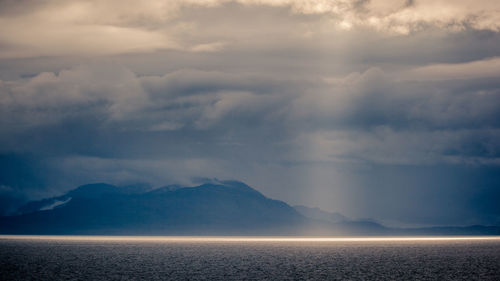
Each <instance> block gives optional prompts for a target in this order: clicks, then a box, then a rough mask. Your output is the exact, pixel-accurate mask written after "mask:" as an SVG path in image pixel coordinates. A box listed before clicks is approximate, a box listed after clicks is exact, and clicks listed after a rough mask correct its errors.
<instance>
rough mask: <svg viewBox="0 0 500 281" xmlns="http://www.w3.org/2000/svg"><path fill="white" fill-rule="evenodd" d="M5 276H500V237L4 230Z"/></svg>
mask: <svg viewBox="0 0 500 281" xmlns="http://www.w3.org/2000/svg"><path fill="white" fill-rule="evenodd" d="M0 280H500V239H498V238H496V239H495V238H494V239H492V238H490V239H451V240H450V239H440V240H437V239H412V238H404V239H394V238H387V239H380V238H379V239H371V238H365V239H337V238H335V239H301V238H297V239H290V238H287V239H282V238H269V239H266V238H227V237H220V238H214V237H211V238H202V237H198V238H179V237H177V238H168V237H167V238H165V237H156V238H143V237H128V238H127V237H125V238H124V237H122V238H118V237H0Z"/></svg>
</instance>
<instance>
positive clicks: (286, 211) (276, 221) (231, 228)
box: [0, 181, 307, 234]
mask: <svg viewBox="0 0 500 281" xmlns="http://www.w3.org/2000/svg"><path fill="white" fill-rule="evenodd" d="M18 213H19V215H16V216H10V217H3V218H2V219H1V224H0V232H1V233H19V234H258V233H263V232H267V231H269V232H270V233H277V234H278V233H279V234H284V233H288V232H290V231H296V230H297V229H298V228H299V227H300V226H302V225H303V224H304V223H306V222H307V219H306V218H304V217H303V216H301V215H300V214H298V213H297V212H296V211H295V210H294V209H293V208H292V207H290V206H289V205H287V204H286V203H284V202H281V201H277V200H272V199H269V198H266V197H265V196H264V195H262V194H261V193H259V192H258V191H256V190H255V189H252V188H251V187H249V186H247V185H245V184H244V183H241V182H236V181H225V182H219V183H216V184H214V183H207V184H203V185H200V186H196V187H178V186H167V187H163V188H159V189H155V190H133V191H131V190H129V189H122V188H119V187H116V186H113V185H109V184H90V185H84V186H80V187H78V188H77V189H75V190H72V191H70V192H68V193H67V194H64V195H62V196H59V197H55V198H50V199H45V200H41V201H36V202H30V203H28V204H27V205H25V206H23V207H22V208H21V209H20V210H19V212H18Z"/></svg>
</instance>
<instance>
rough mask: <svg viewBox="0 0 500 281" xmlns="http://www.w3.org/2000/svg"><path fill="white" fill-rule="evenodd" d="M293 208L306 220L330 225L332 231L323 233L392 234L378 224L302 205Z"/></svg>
mask: <svg viewBox="0 0 500 281" xmlns="http://www.w3.org/2000/svg"><path fill="white" fill-rule="evenodd" d="M293 208H294V209H295V210H296V211H297V212H298V213H300V214H301V215H303V216H304V217H306V218H309V219H311V220H314V221H317V222H323V223H325V224H327V225H329V226H330V228H331V230H330V231H328V230H326V229H324V230H322V233H334V234H346V235H350V234H355V235H384V234H388V233H390V232H391V229H389V228H387V227H385V226H383V225H380V224H378V223H376V222H373V221H366V220H351V219H349V218H347V217H345V216H344V215H342V214H340V213H331V212H327V211H324V210H322V209H320V208H311V207H307V206H302V205H297V206H293Z"/></svg>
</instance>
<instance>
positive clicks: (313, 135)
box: [0, 0, 500, 226]
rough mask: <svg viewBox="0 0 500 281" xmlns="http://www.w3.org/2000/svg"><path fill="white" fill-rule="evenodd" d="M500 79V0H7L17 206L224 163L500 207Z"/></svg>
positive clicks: (274, 175)
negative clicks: (78, 190)
mask: <svg viewBox="0 0 500 281" xmlns="http://www.w3.org/2000/svg"><path fill="white" fill-rule="evenodd" d="M499 78H500V2H499V1H490V0H474V1H472V0H435V1H431V0H384V1H382V0H371V1H370V0H296V1H292V0H234V1H232V0H184V1H179V0H170V1H161V0H144V1H131V0H120V1H118V0H104V1H93V0H86V1H83V0H81V1H80V0H73V1H67V0H65V1H62V0H61V1H60V0H43V1H31V0H0V206H1V207H0V211H1V212H2V213H6V212H9V211H11V210H12V209H14V208H15V207H16V206H17V205H19V204H21V203H22V202H24V201H26V200H35V199H39V198H44V197H49V196H55V195H60V194H62V193H64V192H66V191H68V190H70V189H73V188H75V187H76V186H78V185H81V184H86V183H92V182H107V183H111V184H117V185H127V184H134V183H138V182H146V183H149V184H151V185H152V186H153V187H159V186H162V185H166V184H171V183H180V184H186V185H193V184H196V183H198V182H200V181H203V180H202V179H204V178H218V179H236V180H241V181H244V182H246V183H247V184H249V185H251V186H252V187H254V188H256V189H257V190H259V191H261V192H262V193H263V194H264V195H266V196H269V197H271V198H274V199H279V200H283V201H286V202H288V203H289V204H292V205H295V204H301V205H308V206H311V207H320V208H322V209H324V210H328V211H335V212H340V213H342V214H344V215H345V216H348V217H351V218H355V219H366V218H367V219H373V220H376V221H378V222H381V223H384V224H387V225H391V226H430V225H471V224H489V225H492V224H497V225H499V224H500V204H498V201H499V200H500V79H499Z"/></svg>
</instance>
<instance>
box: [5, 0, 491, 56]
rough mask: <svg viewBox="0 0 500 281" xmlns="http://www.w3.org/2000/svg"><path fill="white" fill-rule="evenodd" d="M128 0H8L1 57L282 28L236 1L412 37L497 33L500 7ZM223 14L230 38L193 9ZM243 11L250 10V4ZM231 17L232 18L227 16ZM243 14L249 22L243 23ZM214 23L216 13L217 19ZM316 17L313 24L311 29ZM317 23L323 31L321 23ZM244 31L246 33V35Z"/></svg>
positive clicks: (300, 20)
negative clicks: (239, 14) (211, 29)
mask: <svg viewBox="0 0 500 281" xmlns="http://www.w3.org/2000/svg"><path fill="white" fill-rule="evenodd" d="M132 2H133V3H129V2H128V1H127V2H124V1H114V0H108V1H59V0H52V1H44V2H43V3H33V2H29V1H18V2H12V1H3V2H2V3H1V4H0V5H1V6H2V7H4V8H5V9H4V11H3V13H0V38H1V40H0V58H16V57H18V58H21V57H37V56H72V55H87V56H88V55H109V54H123V53H141V52H154V51H158V50H165V49H171V50H181V51H187V52H207V51H208V52H215V51H220V50H221V48H222V47H223V46H227V45H231V44H234V43H235V42H234V40H231V39H230V38H231V37H233V38H237V37H238V36H240V35H241V34H246V33H248V32H252V33H254V34H256V35H257V37H266V38H268V37H267V36H269V35H268V33H269V32H268V31H266V29H269V28H271V29H270V30H276V32H278V31H279V30H280V29H283V27H280V26H279V25H278V26H269V25H267V27H266V28H254V27H255V26H256V25H259V22H258V21H254V20H252V19H251V18H248V19H247V17H243V18H240V19H238V18H236V17H233V16H231V13H227V12H231V11H232V10H233V9H234V5H240V6H243V7H248V10H249V11H251V10H252V9H255V8H256V7H258V8H259V9H261V10H264V9H267V10H276V11H281V10H283V9H286V10H288V11H289V12H288V13H279V17H280V18H281V19H280V20H279V21H276V22H280V21H281V22H282V23H283V24H286V25H288V29H290V28H292V27H293V28H298V29H297V31H298V32H297V34H298V35H300V36H305V37H307V36H311V35H312V34H324V33H325V32H331V30H351V29H358V28H361V29H364V28H368V29H374V30H376V31H379V32H382V33H385V34H388V35H391V34H393V35H397V34H409V33H411V32H417V31H421V30H425V29H428V28H433V27H435V28H439V29H443V30H447V31H451V32H456V31H460V30H466V29H476V30H490V31H494V32H498V31H499V30H500V25H499V22H500V20H499V19H500V6H499V4H497V3H496V2H495V1H480V3H477V2H476V1H459V2H456V1H449V0H448V1H445V0H441V1H427V0H420V1H411V2H408V1H406V0H394V1H390V2H388V1H354V0H352V1H351V0H336V1H329V0H328V1H327V0H302V1H292V0H280V1H274V0H273V1H271V0H235V1H230V0H209V1H203V0H183V1H160V0H148V1H141V3H137V2H136V1H132ZM200 9H202V10H204V11H206V13H208V14H211V13H212V12H213V11H214V10H226V11H227V12H226V13H222V19H224V22H225V24H224V26H219V28H218V29H219V30H224V32H225V33H226V34H227V35H229V36H227V37H229V39H230V40H228V41H221V40H220V39H221V38H215V40H213V38H210V39H208V40H207V35H206V34H205V33H204V32H202V30H204V29H206V28H207V26H204V25H203V23H202V21H203V18H206V17H204V16H201V17H200V19H197V18H192V17H190V16H189V15H190V13H192V11H196V10H200ZM245 11H246V9H245ZM228 15H229V16H228ZM242 19H247V20H245V21H242ZM212 21H214V22H217V18H213V17H212ZM311 22H315V24H314V25H313V26H314V27H313V26H311ZM318 27H319V28H318ZM242 31H243V32H242Z"/></svg>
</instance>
